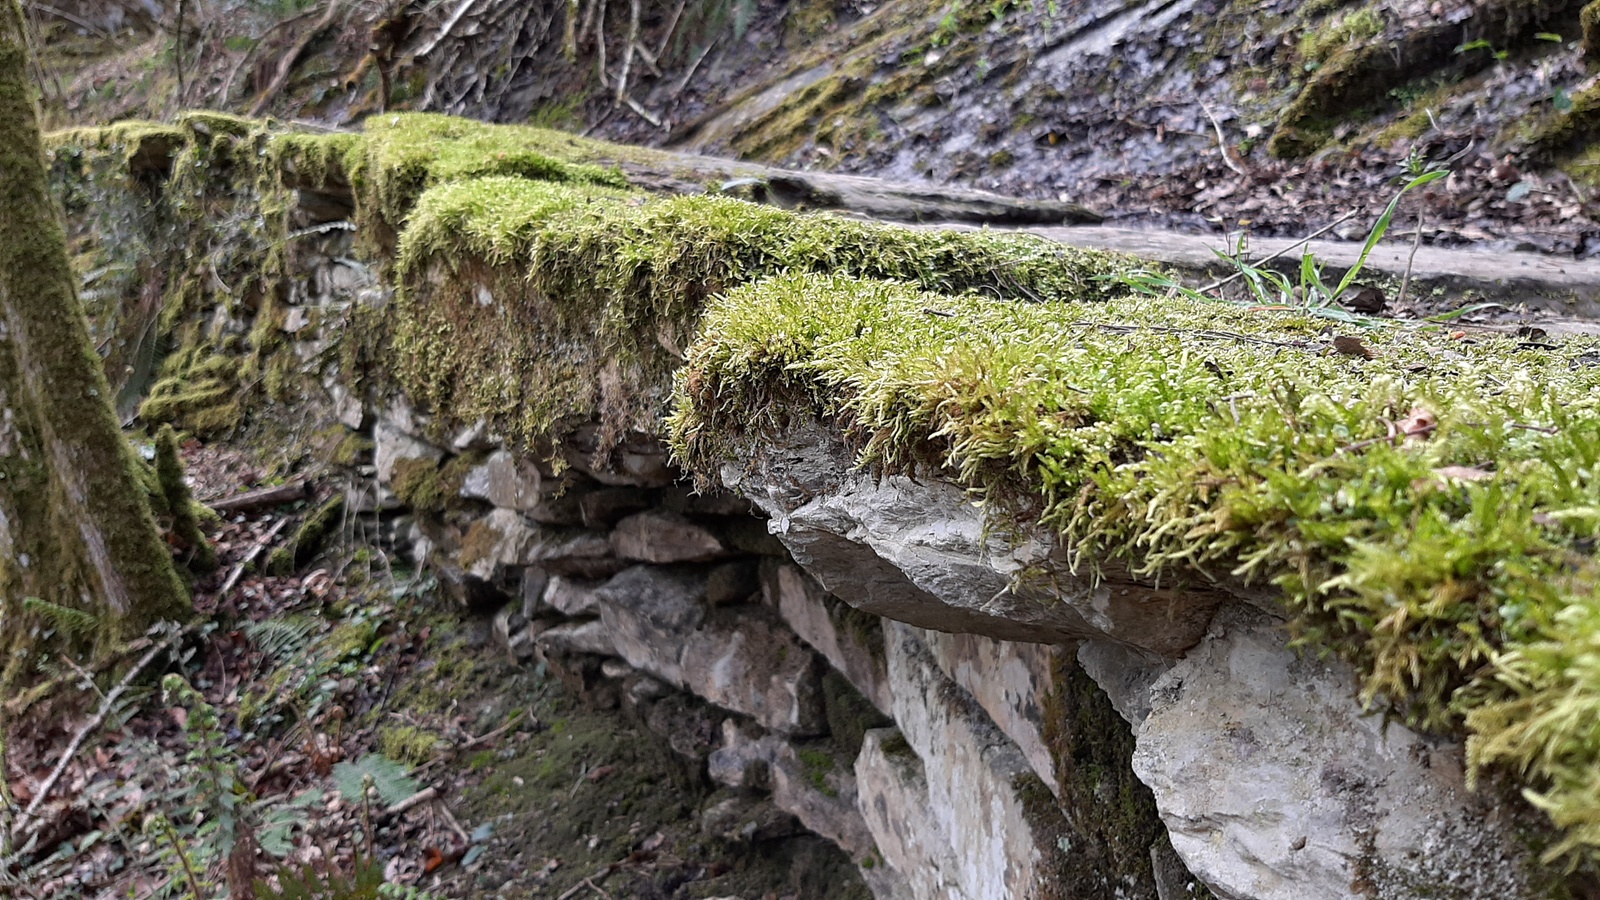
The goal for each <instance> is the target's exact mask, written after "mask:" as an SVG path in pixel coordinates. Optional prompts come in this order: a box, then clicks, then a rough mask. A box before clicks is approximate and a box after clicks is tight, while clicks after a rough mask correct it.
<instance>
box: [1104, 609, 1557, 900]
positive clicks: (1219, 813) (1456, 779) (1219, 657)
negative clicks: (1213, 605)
mask: <svg viewBox="0 0 1600 900" xmlns="http://www.w3.org/2000/svg"><path fill="white" fill-rule="evenodd" d="M1218 626H1219V627H1217V628H1216V629H1214V632H1213V634H1212V635H1211V636H1210V637H1208V639H1207V640H1206V641H1205V642H1204V643H1202V644H1201V645H1200V646H1199V647H1197V648H1196V649H1195V650H1193V651H1191V652H1190V654H1189V655H1188V657H1187V658H1186V659H1184V660H1183V661H1182V662H1179V663H1178V664H1177V665H1175V666H1173V667H1172V669H1171V670H1170V671H1168V672H1167V673H1166V674H1165V675H1163V676H1161V678H1160V679H1158V680H1157V681H1156V683H1155V685H1154V687H1153V689H1152V691H1151V697H1152V709H1151V712H1150V715H1149V717H1148V718H1146V719H1145V720H1144V724H1143V726H1142V727H1141V728H1140V729H1139V735H1138V748H1137V750H1136V751H1135V753H1134V759H1133V765H1134V769H1135V771H1136V772H1137V773H1138V774H1139V777H1140V779H1141V780H1143V781H1144V782H1145V783H1146V784H1148V785H1149V786H1150V787H1151V789H1152V790H1153V791H1154V792H1155V796H1156V804H1157V806H1158V808H1159V809H1160V812H1161V817H1162V819H1163V821H1165V822H1166V824H1167V827H1168V829H1169V831H1170V832H1171V835H1172V843H1173V847H1174V848H1175V849H1176V850H1177V851H1178V854H1179V855H1180V856H1181V857H1182V858H1183V860H1184V862H1185V863H1186V864H1187V865H1188V867H1189V869H1190V871H1192V872H1193V873H1194V874H1195V875H1197V876H1199V877H1200V878H1201V879H1203V880H1204V881H1205V882H1206V883H1207V884H1208V885H1210V886H1211V888H1212V889H1213V890H1214V891H1215V892H1216V893H1217V895H1218V896H1221V897H1232V898H1250V900H1280V898H1281V900H1323V898H1327V900H1334V898H1349V897H1374V898H1382V900H1411V898H1417V900H1420V898H1424V897H1428V898H1433V897H1460V898H1489V897H1494V898H1530V900H1531V898H1532V897H1533V896H1534V894H1533V893H1531V892H1530V889H1529V888H1528V886H1527V885H1526V884H1525V883H1524V881H1523V873H1524V872H1525V871H1527V870H1528V868H1529V865H1530V862H1531V861H1530V860H1529V859H1528V858H1527V852H1528V851H1527V850H1526V849H1525V848H1524V847H1522V846H1521V844H1520V842H1519V840H1518V838H1517V833H1516V829H1515V827H1514V824H1513V823H1512V822H1510V821H1508V820H1507V818H1506V816H1505V814H1504V812H1503V811H1501V812H1499V813H1497V812H1495V811H1494V810H1493V809H1491V808H1490V805H1489V801H1488V800H1487V799H1486V798H1485V797H1483V796H1482V795H1472V794H1469V793H1468V792H1467V791H1466V788H1465V786H1464V783H1463V777H1462V756H1461V748H1460V747H1459V746H1458V745H1455V744H1452V743H1447V742H1443V741H1438V740H1431V739H1428V738H1425V737H1422V736H1420V735H1418V734H1415V733H1414V732H1412V731H1410V730H1408V729H1406V728H1404V727H1402V726H1401V725H1399V724H1396V723H1392V722H1391V723H1389V724H1388V725H1387V726H1386V725H1385V723H1384V717H1383V716H1382V715H1378V714H1366V713H1363V712H1362V709H1361V706H1360V704H1359V703H1358V702H1357V698H1356V691H1357V684H1356V680H1355V678H1354V675H1353V673H1352V671H1351V670H1350V669H1349V667H1348V666H1345V665H1343V664H1342V663H1337V662H1333V661H1319V660H1315V659H1309V658H1303V657H1301V656H1299V655H1297V654H1296V653H1295V652H1294V651H1292V650H1289V649H1288V648H1287V647H1286V641H1287V635H1286V633H1285V632H1284V630H1283V629H1282V628H1281V627H1279V626H1278V625H1277V623H1275V622H1273V621H1272V620H1270V619H1268V618H1267V617H1265V616H1263V615H1261V614H1260V613H1258V612H1255V611H1248V612H1246V611H1243V610H1237V611H1230V612H1229V613H1227V614H1226V615H1225V616H1222V617H1219V622H1218Z"/></svg>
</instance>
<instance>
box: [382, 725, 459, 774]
mask: <svg viewBox="0 0 1600 900" xmlns="http://www.w3.org/2000/svg"><path fill="white" fill-rule="evenodd" d="M444 746H445V743H444V741H443V740H442V739H441V738H440V737H439V736H438V735H437V734H434V733H433V732H431V731H427V730H426V729H422V728H417V727H415V726H412V725H394V726H388V727H384V728H380V729H378V750H379V751H380V752H382V753H383V755H384V756H387V757H389V758H390V759H392V760H394V761H396V762H402V763H405V764H407V765H411V766H420V765H422V764H423V763H425V762H428V761H429V760H431V759H433V757H434V756H435V755H437V754H438V752H439V751H440V750H441V749H443V748H444Z"/></svg>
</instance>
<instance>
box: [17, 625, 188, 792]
mask: <svg viewBox="0 0 1600 900" xmlns="http://www.w3.org/2000/svg"><path fill="white" fill-rule="evenodd" d="M174 639H175V637H169V638H167V639H166V640H164V641H162V642H160V643H158V644H156V645H155V646H154V647H151V648H150V649H149V651H148V652H146V653H145V655H144V656H142V657H140V658H139V661H138V662H136V663H134V664H133V668H131V669H129V670H128V673H127V674H126V675H124V676H122V680H121V681H119V682H117V686H116V687H114V688H112V689H111V693H109V694H107V695H106V698H105V699H104V700H102V701H100V709H99V710H98V711H96V712H95V714H94V717H93V718H91V719H90V720H89V721H87V722H85V723H84V724H83V727H82V728H79V729H78V733H77V734H75V735H73V737H72V741H71V742H70V743H68V744H67V749H66V750H64V751H62V753H61V759H60V761H58V762H57V763H56V767H55V769H54V770H53V771H52V772H51V773H50V777H49V778H46V779H45V780H44V784H42V785H40V786H39V793H37V794H35V795H34V797H33V800H32V801H31V802H30V803H29V804H28V808H27V809H25V810H23V811H22V815H23V818H27V819H32V818H34V813H36V812H38V811H39V807H40V806H41V805H43V804H44V801H45V798H47V797H49V796H50V792H51V791H52V790H54V789H55V786H56V783H57V782H59V781H60V780H61V776H62V774H63V773H65V772H66V771H67V766H68V764H70V763H71V762H72V758H73V757H74V756H77V755H78V750H79V749H81V748H82V747H83V742H84V741H85V740H88V738H89V735H90V734H92V733H93V732H94V731H96V730H97V729H99V728H100V726H101V725H104V724H105V723H106V719H107V718H108V717H110V715H111V708H112V706H114V705H116V702H117V700H118V699H120V698H121V697H122V695H123V694H124V693H127V690H128V688H130V687H132V686H133V680H134V679H135V678H138V677H139V673H140V672H143V671H144V669H145V667H146V666H148V665H150V663H152V662H154V661H155V658H156V657H157V656H158V655H160V653H161V651H163V650H165V649H167V648H168V647H170V646H172V642H173V640H174Z"/></svg>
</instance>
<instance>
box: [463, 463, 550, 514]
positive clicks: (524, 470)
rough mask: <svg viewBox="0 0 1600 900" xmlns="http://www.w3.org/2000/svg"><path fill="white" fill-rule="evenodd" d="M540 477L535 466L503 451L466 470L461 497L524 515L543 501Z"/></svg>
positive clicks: (541, 478)
mask: <svg viewBox="0 0 1600 900" xmlns="http://www.w3.org/2000/svg"><path fill="white" fill-rule="evenodd" d="M543 480H544V478H543V476H542V475H541V474H540V473H539V469H538V467H537V466H535V465H533V463H531V462H529V461H528V460H526V459H518V458H517V457H516V456H514V455H513V454H511V453H510V452H508V451H506V450H496V451H495V452H493V453H491V454H489V458H488V459H486V460H484V461H483V463H482V464H481V465H478V466H474V467H473V468H471V469H469V470H468V471H467V474H466V476H465V477H464V478H462V480H461V491H460V494H461V496H463V497H465V498H467V499H469V500H485V501H487V502H488V503H489V504H490V505H492V506H497V507H500V508H502V509H514V510H517V511H518V512H527V511H530V510H533V509H535V508H537V507H538V506H539V505H540V504H541V503H542V502H543V501H544V495H543V493H541V491H540V489H539V488H540V485H541V484H542V483H543Z"/></svg>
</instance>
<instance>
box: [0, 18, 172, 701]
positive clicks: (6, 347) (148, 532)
mask: <svg viewBox="0 0 1600 900" xmlns="http://www.w3.org/2000/svg"><path fill="white" fill-rule="evenodd" d="M110 401H111V391H110V388H109V386H108V385H107V383H106V377H105V373H104V371H103V369H102V367H101V364H100V359H99V357H98V355H97V354H96V353H95V351H94V347H93V346H92V345H91V344H90V341H89V332H88V325H87V322H86V321H85V319H84V312H83V307H82V305H81V303H80V302H79V298H78V295H77V289H76V279H75V277H74V275H73V272H72V270H71V267H70V265H69V263H68V260H67V248H66V236H65V232H64V230H63V228H62V224H61V221H60V216H59V215H58V213H57V212H56V209H55V206H54V204H53V202H52V200H51V197H50V195H49V193H48V188H47V183H46V169H45V163H44V155H43V150H42V149H41V146H40V139H39V118H38V110H37V106H36V100H35V95H34V89H33V84H32V81H31V79H30V78H29V75H28V46H27V40H26V33H25V31H24V19H23V14H22V8H21V6H20V5H19V2H18V0H0V650H4V651H6V653H7V658H6V660H5V663H4V666H3V670H4V673H5V675H4V676H0V684H4V683H6V682H7V681H11V680H12V679H14V678H15V676H16V675H17V674H19V672H20V671H21V668H22V666H23V665H24V664H25V662H26V660H27V657H28V656H29V655H30V650H31V649H32V648H33V645H34V643H35V637H36V634H37V633H40V632H41V631H42V629H41V628H40V626H41V625H42V624H45V623H44V622H43V621H42V619H41V616H40V611H41V610H44V611H46V612H47V613H48V611H49V610H50V609H51V608H52V607H53V608H55V609H56V610H62V609H65V610H77V611H79V612H80V613H86V614H87V615H78V616H71V615H68V616H65V617H63V616H62V615H61V614H60V613H59V612H57V613H55V614H54V616H53V618H55V619H56V621H55V622H52V623H50V624H52V625H54V626H55V629H56V631H58V632H59V631H61V630H62V624H63V620H65V621H66V622H67V623H68V624H70V623H73V622H75V623H77V624H78V625H79V626H80V627H84V630H90V629H88V628H87V627H86V626H87V625H88V624H89V623H91V622H92V623H93V627H92V634H89V635H85V637H87V638H88V639H89V641H90V642H92V643H93V644H96V645H100V646H104V645H105V644H106V643H108V642H109V641H111V640H115V639H117V638H118V637H119V636H121V635H123V634H126V633H128V632H129V631H131V630H133V629H137V628H142V627H144V626H145V625H147V624H148V623H149V622H151V621H153V620H156V619H159V618H167V617H174V616H177V615H181V614H182V613H183V612H184V610H186V609H187V608H188V599H187V597H186V595H185V591H184V588H183V585H182V583H181V582H180V581H179V579H178V576H177V572H176V570H175V569H174V566H173V561H172V556H171V553H170V552H169V550H168V549H167V547H166V545H165V544H163V543H162V541H161V537H160V535H159V533H158V532H157V530H156V525H155V520H154V518H153V517H152V516H151V512H150V506H149V501H148V499H147V497H146V496H145V493H144V491H143V489H142V487H141V484H140V481H139V479H138V477H137V474H136V469H135V466H136V465H137V461H136V460H135V459H134V457H133V454H132V451H131V449H130V448H129V447H128V444H127V441H126V440H125V439H124V438H123V436H122V433H121V429H120V427H119V425H118V422H117V420H116V418H115V415H114V414H113V412H112V410H111V404H110ZM30 598H31V599H32V602H29V601H30ZM90 617H92V618H90ZM68 630H70V628H69V629H68Z"/></svg>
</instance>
